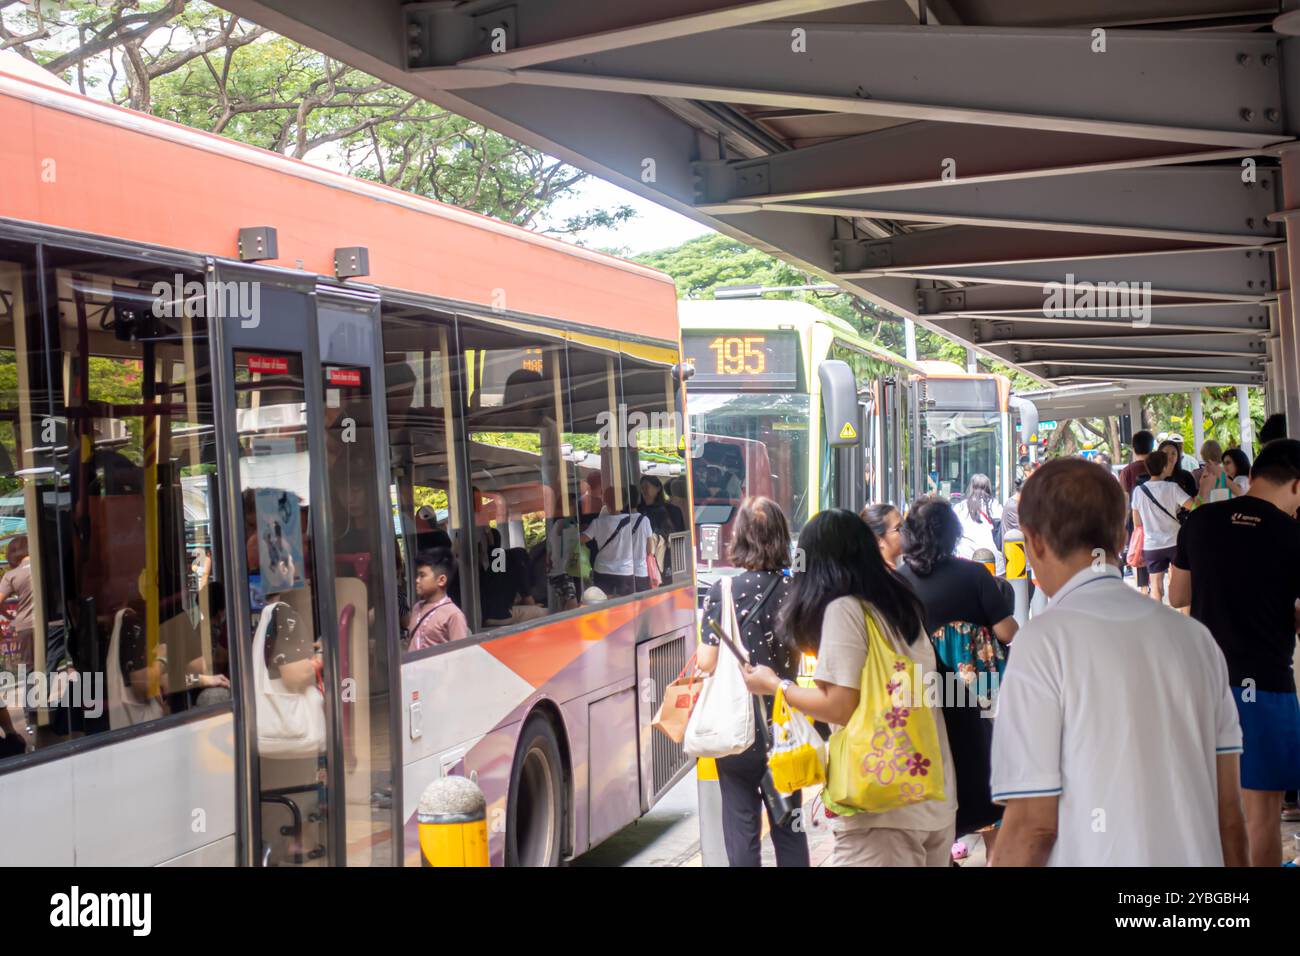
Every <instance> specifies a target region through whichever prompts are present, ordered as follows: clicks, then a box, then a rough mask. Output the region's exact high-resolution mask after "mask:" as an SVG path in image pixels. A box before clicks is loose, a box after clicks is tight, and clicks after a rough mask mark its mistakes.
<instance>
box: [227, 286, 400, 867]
mask: <svg viewBox="0 0 1300 956" xmlns="http://www.w3.org/2000/svg"><path fill="white" fill-rule="evenodd" d="M207 305H208V308H209V311H213V312H216V313H218V314H217V315H215V316H214V317H212V318H211V319H210V321H211V324H212V327H213V330H214V336H213V337H214V340H215V341H214V348H215V349H216V356H215V357H216V361H214V363H213V364H214V368H216V369H217V370H218V371H217V374H216V375H215V376H214V378H215V382H214V385H215V388H214V396H215V401H216V404H217V406H218V407H217V424H218V439H219V443H220V448H221V454H220V458H219V465H218V467H219V469H220V474H221V478H220V485H221V493H222V495H223V497H224V498H225V502H224V503H225V505H226V507H227V509H228V513H229V514H231V515H234V516H236V517H235V518H234V519H233V520H232V521H231V522H229V526H230V528H229V531H228V534H229V536H230V537H231V539H232V540H230V541H229V542H228V545H229V546H228V547H227V548H226V549H225V555H226V564H227V574H228V580H230V581H231V582H232V583H231V585H230V588H229V595H230V596H229V599H228V601H229V605H230V606H229V607H228V608H227V611H228V617H227V620H228V628H227V632H228V640H229V641H230V642H231V657H232V659H233V660H235V661H236V662H237V665H238V670H237V677H238V684H237V694H236V721H237V723H236V726H237V735H236V747H237V753H236V766H237V772H238V781H237V786H238V790H237V798H238V802H239V808H240V814H239V838H240V839H239V854H240V860H241V862H243V863H245V864H248V865H261V866H322V865H327V864H334V865H343V864H347V863H354V864H369V863H376V864H383V863H388V862H392V860H393V859H395V850H394V840H395V838H396V833H397V829H396V826H395V824H394V821H395V819H396V817H395V813H396V809H395V808H397V807H399V806H400V800H398V799H395V798H397V797H400V794H395V793H394V792H393V784H394V782H395V781H394V775H393V773H392V769H391V760H390V757H391V755H392V748H391V747H390V746H389V742H390V741H391V740H393V739H395V738H394V735H393V734H392V733H391V728H390V721H389V718H388V716H387V714H388V710H389V709H390V708H389V707H388V690H389V687H390V686H391V676H390V673H389V667H390V659H389V655H388V652H387V644H388V642H387V640H386V638H385V635H386V634H387V626H388V622H389V621H390V620H392V619H393V609H392V605H393V602H392V601H390V600H389V598H388V597H387V596H386V595H385V590H386V588H385V585H384V583H383V582H384V581H385V580H387V581H388V582H389V583H388V585H387V589H388V590H391V588H392V585H391V579H392V576H391V575H385V573H384V569H385V568H391V567H392V566H393V560H392V557H391V554H387V555H386V553H385V549H387V551H389V552H391V548H392V545H391V539H390V538H389V537H388V536H386V535H384V534H382V529H383V528H384V521H385V520H389V521H391V517H389V512H388V509H386V508H383V507H381V502H383V501H385V500H386V498H385V496H384V494H383V487H382V486H381V484H380V478H379V476H380V475H381V474H383V473H384V471H383V470H382V469H380V468H379V467H378V459H377V458H376V457H375V451H376V449H377V448H382V447H384V445H383V444H382V443H379V442H377V441H376V431H377V429H378V430H382V427H383V421H384V416H383V413H382V408H381V407H380V404H379V402H380V397H379V395H378V394H376V389H375V388H374V383H375V382H376V381H379V380H380V378H381V376H379V374H378V371H379V368H378V366H377V362H378V361H379V359H378V352H377V345H376V338H377V329H378V322H377V318H376V315H375V313H376V312H377V303H376V302H373V301H367V300H366V299H364V298H363V297H351V296H344V295H342V294H338V295H335V294H333V293H331V294H328V295H327V294H321V295H317V292H316V290H315V289H314V288H313V287H312V286H311V285H310V284H308V283H307V282H303V283H302V284H294V283H293V280H292V278H291V277H286V276H284V275H283V274H282V273H278V272H271V271H269V270H262V269H258V268H255V267H233V266H222V267H219V268H218V270H217V271H216V273H215V274H214V275H212V276H210V277H209V294H208V296H207ZM379 437H380V438H382V437H383V436H382V435H380V436H379ZM367 456H368V458H367Z"/></svg>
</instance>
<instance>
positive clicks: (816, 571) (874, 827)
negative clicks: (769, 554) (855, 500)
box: [745, 509, 956, 866]
mask: <svg viewBox="0 0 1300 956" xmlns="http://www.w3.org/2000/svg"><path fill="white" fill-rule="evenodd" d="M799 552H800V553H801V554H802V556H803V563H804V569H803V571H801V572H800V573H798V574H796V575H794V584H793V586H792V588H791V594H790V597H789V599H788V601H787V603H786V606H785V609H784V610H783V611H782V616H781V634H782V635H783V638H784V639H785V640H786V641H789V642H791V643H792V644H793V645H794V646H795V647H796V648H798V649H799V650H800V651H802V652H804V653H807V654H815V655H817V669H816V671H814V672H813V681H814V684H815V686H814V687H798V686H796V685H795V684H794V683H793V682H792V681H790V680H789V679H785V680H783V679H781V678H780V677H779V676H778V675H777V674H776V673H775V672H774V671H773V670H772V669H771V668H770V667H762V666H760V667H746V668H745V685H746V686H747V687H748V688H749V689H750V691H751V692H752V693H755V694H774V693H776V690H777V688H778V687H780V688H782V689H783V693H784V694H785V697H786V699H787V700H788V701H789V702H790V706H792V707H794V708H795V709H797V710H799V711H802V712H803V713H805V714H807V715H808V716H809V717H812V718H813V719H814V720H823V721H826V722H827V723H830V724H831V725H832V726H833V727H834V728H835V729H839V728H840V727H842V726H844V725H845V724H847V723H848V722H849V718H850V717H852V716H853V712H854V711H855V710H856V709H857V707H858V702H859V699H860V692H861V684H862V669H863V667H864V666H865V665H866V661H867V647H868V643H867V615H868V614H870V615H871V616H872V618H873V619H874V620H875V622H876V624H877V625H878V626H879V628H880V630H881V632H882V633H883V634H884V635H885V639H886V640H888V641H889V642H890V644H891V645H893V647H894V648H895V651H896V652H897V653H899V654H902V655H905V656H907V657H908V658H911V659H912V660H914V661H916V662H918V663H919V664H920V665H921V670H922V672H923V673H922V680H923V681H927V682H928V681H932V680H933V679H934V678H933V677H932V676H931V675H932V674H933V672H934V669H935V658H934V648H932V647H931V646H930V642H929V641H927V640H925V633H924V631H923V630H922V620H923V616H924V615H923V609H922V607H921V605H920V603H919V602H918V601H917V600H916V595H914V594H913V593H912V591H911V590H910V589H909V588H908V587H907V585H906V584H904V583H903V581H902V580H901V579H900V578H899V576H898V575H897V574H895V573H894V572H893V571H892V570H891V569H890V568H889V567H888V566H887V565H886V564H885V561H884V558H882V557H881V554H880V547H879V546H878V545H877V544H876V538H875V536H874V535H873V534H872V533H871V529H870V528H868V527H867V526H866V524H865V523H863V521H862V519H861V518H859V517H858V516H857V515H855V514H854V513H853V512H851V511H844V510H842V509H835V510H831V511H823V512H822V513H821V514H819V515H817V516H816V517H815V518H813V519H812V521H810V522H808V524H807V525H806V526H805V527H804V529H803V533H802V534H800V535H799ZM934 718H935V723H936V724H937V726H938V732H939V745H940V753H939V754H938V755H937V757H938V759H939V760H940V761H941V762H942V763H941V768H942V772H943V775H944V776H943V778H944V780H945V781H946V780H949V779H951V773H952V754H951V752H950V751H949V749H948V736H947V734H946V732H945V731H944V725H943V715H942V714H940V713H939V712H937V711H936V712H935V714H934ZM955 797H956V794H955V792H954V788H952V787H951V786H947V785H945V787H944V799H943V800H929V801H925V802H922V803H916V804H912V805H910V806H906V807H900V808H898V809H896V810H889V811H887V812H884V813H856V814H853V815H851V816H848V815H845V816H836V817H834V818H832V819H831V821H830V826H831V833H832V834H833V836H834V839H835V845H834V849H833V851H832V855H831V864H832V865H833V866H947V865H948V859H949V850H950V847H951V845H952V839H953V821H954V817H955V813H956V799H955Z"/></svg>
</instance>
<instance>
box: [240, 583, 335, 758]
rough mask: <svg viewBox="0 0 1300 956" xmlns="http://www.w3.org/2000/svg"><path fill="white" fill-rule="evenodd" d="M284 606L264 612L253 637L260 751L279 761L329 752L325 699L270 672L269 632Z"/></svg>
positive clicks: (273, 606)
mask: <svg viewBox="0 0 1300 956" xmlns="http://www.w3.org/2000/svg"><path fill="white" fill-rule="evenodd" d="M288 606H289V605H287V604H284V603H283V602H276V603H272V604H268V605H267V606H266V607H264V608H262V614H261V616H260V617H259V618H258V621H257V633H256V634H255V635H254V636H253V690H254V695H255V697H256V699H257V750H258V754H259V755H261V756H263V757H274V758H279V759H286V758H300V757H314V756H316V755H317V754H318V753H321V752H322V751H323V750H324V749H325V699H324V698H323V697H322V696H321V693H320V691H319V690H318V689H317V687H316V685H315V684H313V685H311V686H310V687H308V688H307V689H306V690H304V691H303V692H302V693H300V694H295V693H294V692H293V691H290V690H286V689H285V686H284V683H283V682H282V681H281V680H280V679H279V678H275V677H272V676H271V675H270V673H269V672H268V671H267V669H266V631H267V628H268V627H269V626H270V623H271V618H272V617H274V616H275V612H276V610H277V609H278V608H281V607H284V608H288Z"/></svg>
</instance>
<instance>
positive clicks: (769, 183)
mask: <svg viewBox="0 0 1300 956" xmlns="http://www.w3.org/2000/svg"><path fill="white" fill-rule="evenodd" d="M1258 152H1259V151H1258V150H1254V149H1246V150H1242V149H1219V148H1214V147H1206V146H1187V145H1184V144H1181V143H1174V144H1167V143H1160V142H1156V141H1154V140H1146V139H1125V138H1122V137H1111V136H1084V135H1079V134H1076V133H1058V132H1055V131H1053V130H1038V129H1014V128H1003V129H997V130H993V129H990V128H989V127H987V126H973V125H968V124H953V123H906V124H903V125H901V126H895V127H891V128H890V129H884V130H878V131H876V132H873V133H863V134H861V135H859V136H846V137H844V138H843V139H838V140H834V141H832V142H828V143H821V144H818V145H816V146H807V147H804V148H802V149H792V150H787V151H786V152H782V153H778V154H776V155H772V156H763V157H761V158H756V159H744V160H712V161H704V162H699V163H696V164H695V175H696V181H697V184H698V185H697V190H696V196H695V204H696V206H697V208H699V209H700V210H702V211H704V212H732V211H735V212H739V211H742V210H743V209H745V208H746V207H748V206H751V205H753V204H754V203H775V202H801V201H814V200H818V201H820V200H833V199H837V198H839V197H843V196H861V195H865V194H869V193H878V192H888V191H892V190H897V189H907V190H914V189H927V188H931V189H939V188H942V189H947V188H950V187H952V186H953V185H955V184H963V185H970V184H972V183H987V182H1002V181H1007V180H1021V179H1031V178H1036V177H1039V176H1049V177H1056V176H1066V175H1073V174H1076V173H1088V172H1103V171H1106V170H1111V169H1135V168H1140V167H1146V166H1158V165H1168V164H1174V163H1186V162H1206V161H1210V160H1225V161H1227V160H1240V159H1243V158H1245V157H1247V156H1253V155H1256V154H1257V153H1258ZM949 170H950V171H951V174H950V177H949V178H945V172H946V171H949ZM1262 172H1263V171H1262V170H1261V173H1262ZM1259 178H1260V179H1261V180H1266V179H1267V177H1266V176H1264V175H1260V177H1259ZM1065 188H1069V187H1068V184H1067V185H1066V186H1065Z"/></svg>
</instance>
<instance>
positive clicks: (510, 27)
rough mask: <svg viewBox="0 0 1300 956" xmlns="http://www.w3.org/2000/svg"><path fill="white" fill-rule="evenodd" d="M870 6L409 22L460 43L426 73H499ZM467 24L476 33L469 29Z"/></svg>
mask: <svg viewBox="0 0 1300 956" xmlns="http://www.w3.org/2000/svg"><path fill="white" fill-rule="evenodd" d="M864 2H869V0H761V2H748V3H746V2H737V0H655V2H654V3H653V4H644V5H639V4H635V3H591V2H590V0H530V2H528V3H516V4H514V5H511V6H506V7H502V6H497V8H496V9H490V10H486V11H485V12H479V11H481V10H482V5H480V6H479V7H478V8H475V7H473V6H470V5H467V4H456V5H449V4H441V3H428V4H410V5H408V6H407V7H405V8H404V9H403V14H404V15H405V16H406V18H407V23H408V24H411V23H415V24H418V25H421V26H422V25H423V24H425V23H428V24H430V26H431V27H433V29H434V30H437V31H439V32H443V33H445V34H450V35H451V36H454V37H456V38H458V42H457V43H456V44H454V45H453V44H449V43H446V42H445V41H444V42H443V43H441V44H438V46H439V49H438V53H439V57H438V60H437V61H436V62H433V63H424V64H422V65H427V66H451V65H453V64H456V63H460V64H462V65H464V66H476V65H479V64H484V65H490V66H491V67H492V68H493V69H498V70H502V69H510V70H515V69H520V68H521V67H527V66H532V65H534V64H537V63H546V62H549V61H551V60H558V59H565V58H569V57H575V56H591V55H593V54H597V53H607V52H609V51H611V50H619V49H622V48H624V47H629V46H639V45H641V44H644V43H655V42H658V41H661V40H671V39H675V38H677V37H682V36H690V35H693V34H699V33H708V32H711V31H714V30H721V29H725V28H728V27H738V26H745V25H747V24H753V23H761V22H763V21H765V20H782V19H787V18H797V17H801V16H806V15H808V14H813V13H819V12H821V11H824V10H833V9H835V8H836V7H847V6H853V5H857V4H861V3H864ZM466 24H468V26H469V29H465V25H466ZM494 29H499V30H501V31H503V32H502V33H501V34H499V35H498V36H499V41H498V42H500V43H503V44H504V47H505V49H504V50H503V51H502V52H493V49H492V41H493V37H492V34H491V31H492V30H494ZM461 37H468V38H469V39H470V41H471V42H469V43H466V42H465V40H464V39H460V38H461Z"/></svg>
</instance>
